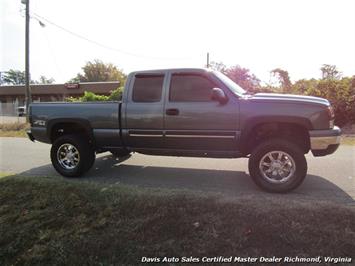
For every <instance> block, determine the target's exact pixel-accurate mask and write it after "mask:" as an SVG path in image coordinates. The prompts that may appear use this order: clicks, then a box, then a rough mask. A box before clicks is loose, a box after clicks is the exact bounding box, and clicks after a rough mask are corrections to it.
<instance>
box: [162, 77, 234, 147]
mask: <svg viewBox="0 0 355 266" xmlns="http://www.w3.org/2000/svg"><path fill="white" fill-rule="evenodd" d="M169 80H170V86H169V91H168V93H166V103H165V112H164V113H165V146H166V148H169V149H185V150H200V151H204V150H206V151H236V150H237V126H238V113H239V111H238V109H239V108H238V102H237V101H235V99H234V98H232V97H229V100H228V102H227V103H225V104H221V103H219V102H217V101H213V100H211V93H212V89H213V88H217V87H219V88H220V89H222V90H223V91H224V92H225V93H226V95H228V94H227V90H226V89H225V88H222V86H221V84H220V83H217V81H216V80H214V79H213V77H212V76H209V75H208V74H205V73H189V72H186V73H184V72H181V73H174V72H172V73H171V74H170V77H169Z"/></svg>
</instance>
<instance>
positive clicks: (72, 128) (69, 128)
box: [50, 122, 92, 143]
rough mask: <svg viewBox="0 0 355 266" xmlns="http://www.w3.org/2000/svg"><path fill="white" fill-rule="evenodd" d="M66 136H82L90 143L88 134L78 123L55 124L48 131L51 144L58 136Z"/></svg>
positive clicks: (90, 139)
mask: <svg viewBox="0 0 355 266" xmlns="http://www.w3.org/2000/svg"><path fill="white" fill-rule="evenodd" d="M68 134H78V135H81V136H84V137H85V138H87V139H88V140H89V141H92V138H91V136H90V133H89V132H88V130H87V129H86V128H85V126H83V125H81V124H80V123H73V122H69V123H67V122H64V123H57V124H55V125H53V126H52V128H51V131H50V140H51V142H52V143H53V142H54V141H55V140H56V139H57V138H59V137H60V136H63V135H68Z"/></svg>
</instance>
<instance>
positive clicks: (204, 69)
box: [131, 68, 212, 74]
mask: <svg viewBox="0 0 355 266" xmlns="http://www.w3.org/2000/svg"><path fill="white" fill-rule="evenodd" d="M167 71H171V72H210V71H212V70H211V69H209V68H162V69H150V70H139V71H132V72H131V74H137V73H156V72H167Z"/></svg>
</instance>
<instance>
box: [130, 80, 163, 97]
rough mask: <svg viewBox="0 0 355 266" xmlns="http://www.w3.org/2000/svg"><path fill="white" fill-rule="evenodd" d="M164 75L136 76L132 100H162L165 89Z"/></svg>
mask: <svg viewBox="0 0 355 266" xmlns="http://www.w3.org/2000/svg"><path fill="white" fill-rule="evenodd" d="M163 82H164V75H160V74H159V75H149V74H147V75H144V74H138V75H136V76H135V79H134V84H133V93H132V100H133V101H134V102H160V99H161V94H162V90H163Z"/></svg>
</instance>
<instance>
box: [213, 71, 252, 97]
mask: <svg viewBox="0 0 355 266" xmlns="http://www.w3.org/2000/svg"><path fill="white" fill-rule="evenodd" d="M213 73H214V74H215V75H216V76H217V78H219V79H220V80H221V81H222V82H223V83H224V84H225V85H226V86H227V87H228V88H229V89H230V90H231V91H232V92H234V93H235V94H236V95H238V96H241V95H243V94H246V93H247V92H246V91H245V90H244V89H243V88H242V87H240V86H239V85H238V84H237V83H235V82H234V81H233V80H231V79H230V78H228V77H227V76H226V75H224V74H222V73H221V72H218V71H213Z"/></svg>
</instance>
